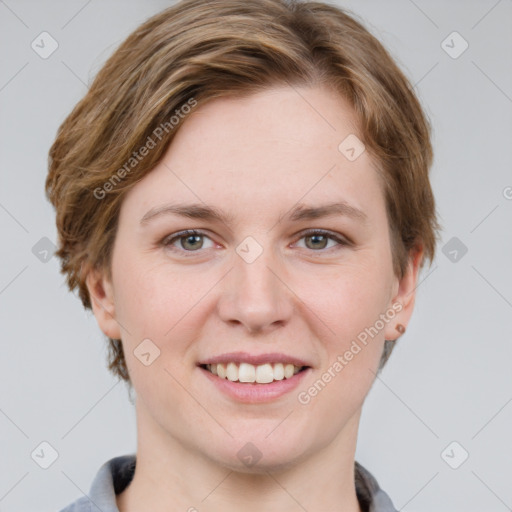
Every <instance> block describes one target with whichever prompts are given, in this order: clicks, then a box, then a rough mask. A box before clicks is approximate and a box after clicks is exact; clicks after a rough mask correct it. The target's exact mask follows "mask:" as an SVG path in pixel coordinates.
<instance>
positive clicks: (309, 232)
mask: <svg viewBox="0 0 512 512" xmlns="http://www.w3.org/2000/svg"><path fill="white" fill-rule="evenodd" d="M193 235H196V236H205V237H207V238H210V237H209V236H208V235H207V234H206V233H204V232H203V231H200V230H196V229H186V230H184V231H180V232H178V233H174V234H172V235H168V236H166V237H165V238H164V239H163V240H162V241H161V242H160V244H161V245H163V246H164V247H166V248H169V249H171V250H172V251H177V252H181V253H185V254H186V257H190V256H193V255H194V253H199V251H200V249H198V250H197V251H186V250H185V249H177V248H176V247H172V244H173V242H175V241H177V240H180V239H181V238H186V237H188V236H193ZM313 235H321V236H325V237H326V238H328V239H329V240H334V241H335V242H337V243H338V244H339V246H340V247H331V248H330V249H319V250H318V251H315V250H313V249H310V251H312V252H313V253H315V252H319V253H322V252H327V251H330V250H331V249H338V248H341V247H346V246H349V245H350V242H349V241H347V240H345V239H343V238H340V237H339V236H337V235H336V234H334V233H332V232H331V231H326V230H324V229H310V230H307V231H303V232H302V233H300V238H299V240H301V239H302V238H305V237H308V236H313ZM187 253H189V254H187Z"/></svg>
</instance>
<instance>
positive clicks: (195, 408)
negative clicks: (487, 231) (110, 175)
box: [87, 86, 422, 512]
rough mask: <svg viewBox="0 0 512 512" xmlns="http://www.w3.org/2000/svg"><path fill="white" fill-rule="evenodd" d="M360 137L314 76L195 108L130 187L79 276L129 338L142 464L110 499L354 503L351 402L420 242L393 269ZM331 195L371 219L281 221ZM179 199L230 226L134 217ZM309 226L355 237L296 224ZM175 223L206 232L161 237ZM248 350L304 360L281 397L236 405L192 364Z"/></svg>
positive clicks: (212, 508)
mask: <svg viewBox="0 0 512 512" xmlns="http://www.w3.org/2000/svg"><path fill="white" fill-rule="evenodd" d="M299 93H300V94H299ZM353 133H355V134H357V133H358V131H357V121H356V117H355V114H354V112H353V110H352V109H351V107H350V106H349V105H348V103H346V102H345V100H344V99H343V98H341V97H340V96H339V95H338V94H336V93H335V92H333V91H331V90H329V89H327V88H325V87H323V86H322V87H320V86H315V87H308V88H301V89H293V88H290V87H276V88H272V89H268V90H266V91H264V92H261V93H258V94H255V95H251V96H249V97H247V98H223V99H216V100H213V101H210V102H209V103H207V104H205V105H203V106H201V107H197V108H196V109H195V110H194V111H193V112H192V113H191V114H190V115H189V116H188V117H187V119H186V121H185V123H184V124H183V125H182V126H181V128H180V130H179V131H178V133H177V134H176V137H175V139H174V141H173V143H172V144H171V146H170V147H169V149H168V151H167V153H166V155H165V157H164V159H163V161H162V162H161V163H160V164H159V165H158V166H157V167H156V168H155V169H154V170H153V171H151V172H150V173H149V174H148V175H147V176H146V177H145V178H144V179H143V180H141V181H140V182H139V183H138V184H137V185H135V186H134V187H133V188H132V189H131V190H130V191H129V192H128V194H127V196H126V197H125V199H124V201H123V204H122V207H121V212H120V218H119V227H118V232H117V235H116V241H115V244H114V249H113V257H112V280H111V281H109V280H108V279H106V278H105V276H104V274H103V273H102V272H99V271H91V272H90V273H89V274H88V277H87V286H88V289H89V292H90V294H91V297H92V298H93V311H94V314H95V316H96V318H97V321H98V324H99V326H100V328H101V329H102V331H103V332H104V333H105V334H106V335H107V336H109V337H111V338H121V339H122V342H123V347H124V352H125V355H126V361H127V366H128V370H129V373H130V377H131V380H132V383H133V386H134V389H135V392H136V416H137V438H138V439H137V441H138V447H137V468H136V472H135V476H134V479H133V480H132V483H131V484H130V485H129V486H128V487H127V489H126V490H125V491H124V492H123V493H121V494H120V495H118V496H117V503H118V507H119V509H120V511H121V512H132V511H133V512H135V511H136V510H152V511H155V512H159V511H162V512H163V511H164V510H165V511H166V512H169V511H178V510H179V511H185V510H193V509H192V508H191V507H195V508H196V509H197V510H199V511H201V512H203V511H207V512H216V511H220V510H222V511H224V512H226V511H228V512H230V511H235V510H236V511H239V510H240V509H241V507H243V510H245V512H252V511H258V512H259V511H261V510H265V511H268V512H273V511H281V512H282V511H283V510H285V511H289V512H295V511H303V510H304V508H305V509H306V510H311V511H313V510H330V511H335V510H343V511H345V512H359V511H360V508H359V504H358V501H357V497H356V493H355V486H354V473H353V471H354V469H353V468H354V457H355V449H356V441H357V431H358V426H359V420H360V415H361V408H362V405H363V402H364V399H365V397H366V395H367V393H368V392H369V390H370V388H371V386H372V384H373V382H374V380H375V373H376V372H377V368H378V363H379V360H380V356H381V353H382V349H383V345H384V340H385V339H390V340H392V339H396V338H397V337H398V336H399V333H398V332H397V331H396V329H395V326H396V324H397V323H401V324H402V325H404V326H407V324H408V322H409V319H410V316H411V314H412V310H413V306H414V298H415V293H414V289H415V287H416V284H417V277H418V269H419V261H420V259H421V255H422V253H421V249H420V250H419V251H418V252H417V253H416V254H415V255H414V257H413V256H411V259H410V263H409V267H408V270H407V272H406V275H405V276H404V278H403V279H401V280H399V279H398V278H397V277H396V276H395V275H394V273H393V269H392V259H391V249H390V238H389V229H388V221H387V216H386V209H385V201H384V194H383V190H382V187H381V183H380V181H379V179H378V175H377V171H376V169H375V166H374V165H375V164H374V162H372V159H371V157H370V155H369V154H368V152H364V153H363V154H362V155H361V156H360V157H359V158H357V159H356V160H355V161H349V160H348V159H347V158H346V157H345V156H344V155H343V154H342V153H341V152H340V151H339V150H338V145H339V144H340V142H341V141H343V140H344V139H345V137H347V136H348V135H349V134H353ZM339 200H345V201H346V202H348V203H350V204H351V205H353V206H355V207H357V208H359V209H361V210H362V211H363V212H364V213H365V214H366V216H367V221H366V223H361V222H359V221H358V220H356V219H353V218H349V217H347V216H340V215H337V216H336V215H335V216H330V217H325V218H318V219H313V220H302V221H299V222H296V221H295V222H292V221H289V220H282V221H281V222H278V220H279V219H280V218H281V216H283V215H284V214H286V213H287V212H288V211H289V210H290V209H291V208H293V207H294V206H295V205H296V203H297V202H298V201H300V202H301V203H303V204H305V205H314V206H319V205H322V204H325V203H328V202H331V201H339ZM178 201H180V202H194V203H204V204H207V205H210V206H215V207H217V208H219V209H222V210H223V211H225V212H227V213H228V214H230V215H232V217H233V218H232V221H230V222H229V223H227V224H226V223H223V222H218V221H206V220H202V219H190V218H188V219H187V218H182V217H179V216H176V215H161V216H158V217H155V218H154V219H153V220H151V221H150V222H148V223H147V225H145V226H141V225H140V219H141V218H142V217H143V216H144V214H145V213H146V212H147V211H148V210H149V209H151V208H153V207H158V206H162V205H165V204H167V203H171V202H178ZM310 228H315V229H326V230H329V231H331V232H333V233H334V234H338V235H339V236H341V237H342V238H343V237H345V238H347V239H348V240H350V242H351V243H350V244H349V245H338V243H337V242H335V241H332V240H329V241H328V242H327V245H326V242H323V239H322V238H320V239H319V240H316V241H315V240H312V237H311V236H309V237H308V236H305V235H303V234H301V232H302V231H304V230H305V229H310ZM184 229H199V230H202V231H204V232H205V236H204V237H203V238H200V239H199V240H198V241H196V242H194V239H192V243H189V244H188V245H187V240H189V241H190V238H187V236H185V237H184V238H181V239H177V240H175V241H174V242H173V244H172V245H169V246H167V247H166V246H165V245H163V244H162V243H161V241H162V240H163V239H164V238H165V237H166V236H168V235H172V234H174V233H177V232H179V231H181V230H184ZM247 236H251V237H253V238H254V239H255V240H257V242H258V243H259V244H260V246H261V247H262V248H263V252H262V254H261V255H260V256H259V257H258V258H257V259H256V260H255V261H254V262H252V263H250V264H249V263H247V262H246V261H245V260H244V259H243V258H241V257H240V256H239V255H238V254H237V252H236V248H237V246H238V245H239V244H240V243H241V242H242V241H243V240H244V239H245V238H246V237H247ZM313 238H314V237H313ZM201 244H202V245H201ZM172 248H174V251H173V250H172ZM187 251H188V252H187ZM187 255H188V257H187ZM393 303H400V304H401V305H402V310H401V311H400V312H398V313H396V316H395V317H394V318H393V319H392V320H391V321H389V322H388V323H386V324H385V327H384V328H383V329H381V330H380V331H379V333H378V335H376V336H375V337H374V338H373V339H371V341H370V342H369V343H368V344H367V345H366V346H364V348H363V349H362V350H361V351H360V352H359V353H358V354H357V355H355V356H354V358H353V359H352V360H351V361H350V362H349V363H348V364H347V365H346V366H344V368H343V370H342V371H340V372H338V373H336V376H335V377H334V378H332V379H331V381H330V382H329V383H328V385H327V386H325V388H324V389H322V391H321V392H320V393H318V394H317V396H315V397H314V398H312V399H311V401H310V402H309V403H308V404H301V403H299V401H298V399H297V395H298V393H299V392H300V391H304V390H307V389H308V388H309V387H310V386H311V385H312V384H313V383H314V382H315V381H317V380H318V379H319V378H320V377H321V375H322V374H323V373H324V372H325V371H327V370H328V368H330V367H331V368H332V366H333V363H334V361H336V358H337V356H338V355H340V354H341V355H342V354H344V353H345V351H346V350H348V349H349V348H350V345H351V342H352V341H353V340H355V339H356V337H357V335H358V334H359V333H360V332H361V331H364V329H365V328H367V327H370V326H372V325H374V324H375V322H376V320H377V319H378V318H379V315H380V314H382V313H385V312H386V311H387V310H389V309H390V308H391V307H392V304H393ZM146 338H149V339H151V340H152V342H153V343H154V344H155V345H157V346H158V347H159V349H160V356H159V357H158V358H157V359H155V360H154V362H153V363H152V364H151V365H149V366H145V365H143V364H142V363H141V362H140V361H139V359H137V358H136V357H135V356H134V354H133V351H134V349H135V348H136V347H137V346H138V345H139V344H140V343H141V341H142V340H143V339H146ZM240 350H241V351H246V352H249V353H252V354H262V353H265V352H283V353H285V354H291V355H294V356H297V357H300V358H302V359H304V360H306V361H307V362H309V364H310V365H311V366H312V370H311V372H310V374H309V375H308V376H307V377H306V380H305V381H303V382H302V383H301V385H300V386H299V389H297V390H293V391H292V392H290V393H287V394H285V395H284V396H282V397H280V398H279V399H277V400H274V401H272V402H268V403H265V404H242V403H240V402H237V401H236V400H234V399H232V398H228V397H227V396H225V395H224V394H222V393H221V392H220V391H219V390H217V388H216V387H215V386H213V385H212V384H211V383H210V382H209V380H208V379H207V378H205V376H204V375H203V373H202V371H201V370H200V369H199V368H198V367H197V366H196V365H197V363H198V362H199V361H201V360H204V359H205V358H207V357H211V356H215V355H219V354H222V353H225V352H231V351H240ZM331 371H332V370H331ZM248 442H251V443H253V444H254V445H255V446H256V447H257V448H258V449H259V451H260V452H261V453H262V458H261V459H260V460H259V462H258V463H257V464H256V465H254V466H251V467H247V466H246V465H244V463H243V462H242V461H241V460H240V459H239V458H238V457H237V452H238V450H240V449H241V448H242V447H243V446H244V445H245V444H246V443H248Z"/></svg>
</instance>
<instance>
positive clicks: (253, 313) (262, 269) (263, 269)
mask: <svg viewBox="0 0 512 512" xmlns="http://www.w3.org/2000/svg"><path fill="white" fill-rule="evenodd" d="M283 274H284V272H283V271H282V269H280V266H279V265H278V263H277V260H276V258H274V257H273V255H272V251H271V250H264V251H263V253H262V254H261V255H260V256H259V257H258V258H257V259H256V260H255V261H253V262H251V263H248V262H247V261H245V260H244V259H243V258H242V257H240V256H238V255H235V257H234V268H233V269H232V270H231V271H230V272H229V273H228V275H227V276H226V278H225V279H224V280H223V289H222V294H221V296H220V298H219V301H218V313H219V316H220V317H221V319H222V320H223V321H224V322H226V323H229V324H232V325H242V326H243V327H245V329H246V330H247V331H249V332H251V333H255V332H266V331H269V332H270V331H272V330H274V329H276V328H278V327H279V326H280V327H283V326H284V325H286V324H287V323H288V321H289V319H290V318H291V315H292V313H293V309H294V307H293V300H294V295H293V293H292V291H291V290H290V288H289V287H288V286H287V283H286V278H283Z"/></svg>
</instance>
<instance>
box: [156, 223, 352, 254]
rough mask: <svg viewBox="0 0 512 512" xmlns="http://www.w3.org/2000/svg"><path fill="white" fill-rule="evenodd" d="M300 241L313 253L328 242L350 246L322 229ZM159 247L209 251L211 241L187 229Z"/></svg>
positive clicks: (166, 238) (324, 247)
mask: <svg viewBox="0 0 512 512" xmlns="http://www.w3.org/2000/svg"><path fill="white" fill-rule="evenodd" d="M205 239H208V240H210V242H211V245H210V246H209V247H205V244H204V240H205ZM302 239H304V240H305V241H306V249H311V250H312V251H313V252H322V251H324V249H326V248H327V245H328V243H329V241H331V242H335V243H334V248H336V246H339V247H341V246H348V245H350V242H348V241H347V240H345V239H344V238H341V237H340V236H338V235H336V234H335V233H332V232H330V231H325V230H323V229H310V230H308V231H305V232H302V233H301V236H300V238H299V240H302ZM161 245H163V246H164V247H167V248H169V249H170V250H172V251H177V252H181V253H182V254H183V253H194V252H198V251H199V250H200V249H211V248H212V247H213V241H212V240H211V239H210V238H209V237H208V235H206V234H205V233H203V232H202V231H199V230H196V229H187V230H185V231H180V232H178V233H174V234H172V235H169V236H167V237H165V238H164V239H163V240H162V241H161ZM329 249H333V246H331V247H329ZM190 255H192V254H190ZM187 256H188V255H187Z"/></svg>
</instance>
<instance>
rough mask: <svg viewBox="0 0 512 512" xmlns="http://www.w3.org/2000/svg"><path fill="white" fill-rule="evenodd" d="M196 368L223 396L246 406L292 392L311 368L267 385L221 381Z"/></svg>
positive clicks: (215, 376) (210, 373)
mask: <svg viewBox="0 0 512 512" xmlns="http://www.w3.org/2000/svg"><path fill="white" fill-rule="evenodd" d="M198 368H199V370H200V371H201V372H202V373H203V374H204V375H205V377H206V378H207V379H209V380H210V382H211V383H212V384H214V385H215V386H217V388H218V389H219V390H220V391H222V392H223V393H224V394H226V395H228V396H229V397H231V398H233V399H235V400H238V401H239V402H243V403H247V404H254V403H262V402H270V401H272V400H276V399H278V398H280V397H281V396H283V395H285V394H286V393H289V392H290V391H292V390H294V389H295V388H296V387H297V386H298V385H299V384H300V383H301V381H302V380H303V379H304V378H305V377H306V375H308V374H309V372H310V371H311V368H306V369H305V370H303V371H301V372H299V373H296V374H295V375H294V376H293V377H290V378H289V379H283V380H275V381H274V382H270V383H268V384H258V383H256V382H250V383H249V382H247V383H244V382H232V381H230V380H228V379H221V378H220V377H219V376H217V375H214V374H213V373H212V372H210V371H208V370H205V369H204V368H201V367H200V366H198Z"/></svg>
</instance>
